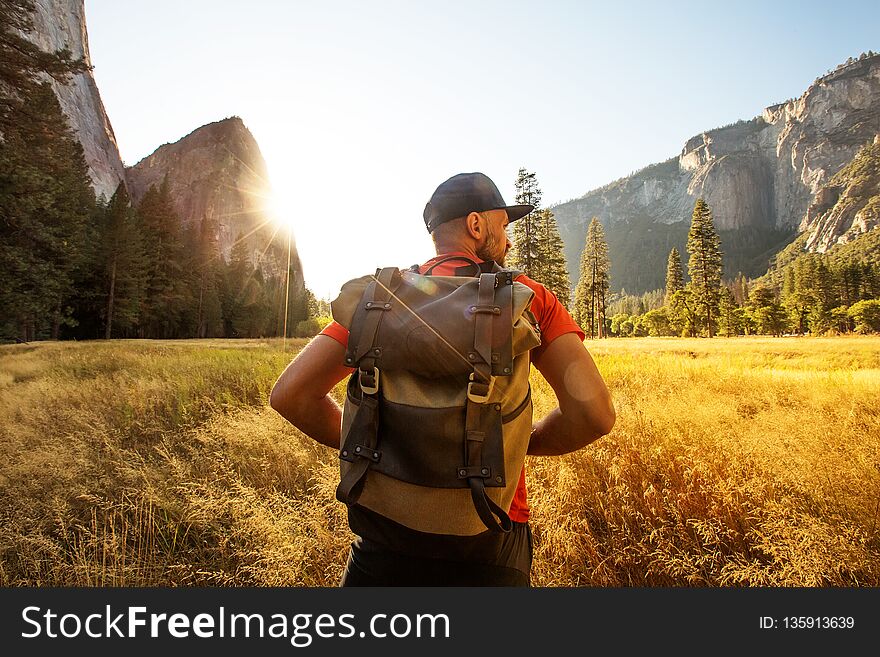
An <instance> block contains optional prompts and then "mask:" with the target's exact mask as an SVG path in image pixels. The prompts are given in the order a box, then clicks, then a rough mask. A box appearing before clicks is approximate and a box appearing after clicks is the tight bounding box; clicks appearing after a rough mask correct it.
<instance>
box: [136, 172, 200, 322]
mask: <svg viewBox="0 0 880 657" xmlns="http://www.w3.org/2000/svg"><path fill="white" fill-rule="evenodd" d="M137 214H138V217H139V219H140V222H141V226H142V235H143V241H144V253H145V257H146V266H147V288H146V290H145V294H144V304H143V307H142V308H141V313H140V314H141V318H140V324H141V326H142V328H143V331H144V334H145V337H153V338H172V337H180V330H181V325H182V322H183V316H184V314H185V312H186V307H187V306H188V305H191V304H192V299H191V297H190V293H189V290H188V288H187V284H186V281H185V280H184V276H183V273H184V272H183V268H182V264H183V259H184V253H183V243H182V239H181V236H180V220H179V219H178V217H177V213H176V212H175V210H174V204H173V202H172V199H171V193H170V190H169V186H168V180H167V177H166V179H164V180H163V181H162V184H161V185H160V186H159V187H158V188H157V187H155V186H151V187H150V188H149V189H148V190H147V192H146V193H145V194H144V197H143V198H142V199H141V202H140V204H139V205H138V208H137Z"/></svg>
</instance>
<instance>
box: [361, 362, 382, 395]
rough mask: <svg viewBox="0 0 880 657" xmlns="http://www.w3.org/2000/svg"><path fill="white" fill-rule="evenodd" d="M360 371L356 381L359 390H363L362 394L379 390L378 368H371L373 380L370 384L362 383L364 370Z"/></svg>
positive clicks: (372, 393)
mask: <svg viewBox="0 0 880 657" xmlns="http://www.w3.org/2000/svg"><path fill="white" fill-rule="evenodd" d="M360 372H361V375H360V376H359V377H358V383H360V385H361V390H363V392H364V394H365V395H375V394H376V393H377V392H379V368H378V367H374V368H373V382H374V383H373V385H371V386H365V385H364V377H363V374H364V371H363V370H361V371H360Z"/></svg>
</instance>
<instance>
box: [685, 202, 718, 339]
mask: <svg viewBox="0 0 880 657" xmlns="http://www.w3.org/2000/svg"><path fill="white" fill-rule="evenodd" d="M687 250H688V253H689V254H690V260H689V261H688V274H689V275H690V279H691V282H690V285H691V288H692V293H693V295H694V301H695V302H696V304H697V309H698V313H699V315H700V318H701V321H702V322H703V323H704V324H705V326H706V331H707V332H708V335H709V337H710V338H711V337H712V334H713V326H714V322H715V321H716V319H717V316H718V302H719V297H720V293H721V265H722V252H721V240H720V239H719V238H718V233H717V232H715V226H714V225H713V223H712V210H711V209H710V208H709V206H708V205H707V204H706V202H705V201H704V200H703V199H701V198H698V199H697V202H696V204H695V205H694V213H693V216H692V218H691V228H690V232H689V233H688V240H687Z"/></svg>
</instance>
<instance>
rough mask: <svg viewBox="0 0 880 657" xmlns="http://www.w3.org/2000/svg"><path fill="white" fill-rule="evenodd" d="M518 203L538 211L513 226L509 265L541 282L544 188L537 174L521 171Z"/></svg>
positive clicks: (517, 196) (515, 184)
mask: <svg viewBox="0 0 880 657" xmlns="http://www.w3.org/2000/svg"><path fill="white" fill-rule="evenodd" d="M514 186H515V189H516V195H515V200H516V203H517V204H522V203H528V204H530V205H533V206H534V207H535V210H534V211H532V212H530V213H529V214H527V215H526V216H525V217H522V218H521V219H518V220H517V221H515V222H514V223H513V228H512V230H511V240H510V241H511V242H512V243H513V248H512V249H511V251H510V254H509V255H508V262H507V265H508V266H509V267H512V268H513V269H518V270H519V271H521V272H523V273H524V274H525V275H526V276H528V277H529V278H533V279H535V280H540V278H539V275H540V271H539V270H540V263H541V255H542V254H541V246H542V245H541V237H540V228H539V220H538V212H537V210H540V208H541V188H540V187H539V186H538V180H537V177H536V175H535V173H534V172H532V173H529V172H528V171H526V169H524V168H520V170H519V171H518V172H517V175H516V181H515V182H514Z"/></svg>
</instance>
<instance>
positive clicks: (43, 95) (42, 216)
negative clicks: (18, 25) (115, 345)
mask: <svg viewBox="0 0 880 657" xmlns="http://www.w3.org/2000/svg"><path fill="white" fill-rule="evenodd" d="M24 96H25V97H26V98H27V104H28V108H29V112H30V114H31V117H30V118H29V119H27V120H25V118H24V117H20V118H21V119H22V122H21V123H18V124H16V125H13V126H9V128H8V129H7V131H6V132H5V133H4V134H3V135H2V141H0V276H2V279H3V285H2V288H3V290H2V292H0V332H2V333H3V334H5V335H6V336H7V337H11V336H12V335H16V336H17V337H19V338H20V339H22V340H25V341H27V340H33V339H36V338H50V337H51V338H53V339H57V338H58V337H59V334H60V329H61V326H62V325H64V324H70V323H73V322H74V321H75V320H74V319H73V318H72V317H71V312H72V308H71V307H70V305H69V302H70V298H71V296H72V295H73V293H74V290H75V285H76V278H77V276H78V274H79V272H80V271H81V270H82V269H83V267H84V263H85V260H86V258H87V250H88V246H89V243H88V241H87V239H86V233H87V228H88V224H89V221H90V219H91V217H92V215H93V213H94V209H95V196H94V192H93V191H92V189H91V184H90V181H89V177H88V168H87V166H86V163H85V159H84V157H83V152H82V147H81V146H80V144H79V143H78V142H77V141H76V139H75V138H74V136H73V133H72V132H71V131H70V129H69V127H68V125H67V121H66V119H65V118H64V115H63V114H62V112H61V106H60V105H59V103H58V99H57V98H56V97H55V94H54V92H53V91H52V88H51V87H50V85H49V84H48V83H43V84H40V85H35V86H32V87H29V88H28V90H27V92H26V93H25V94H24Z"/></svg>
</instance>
